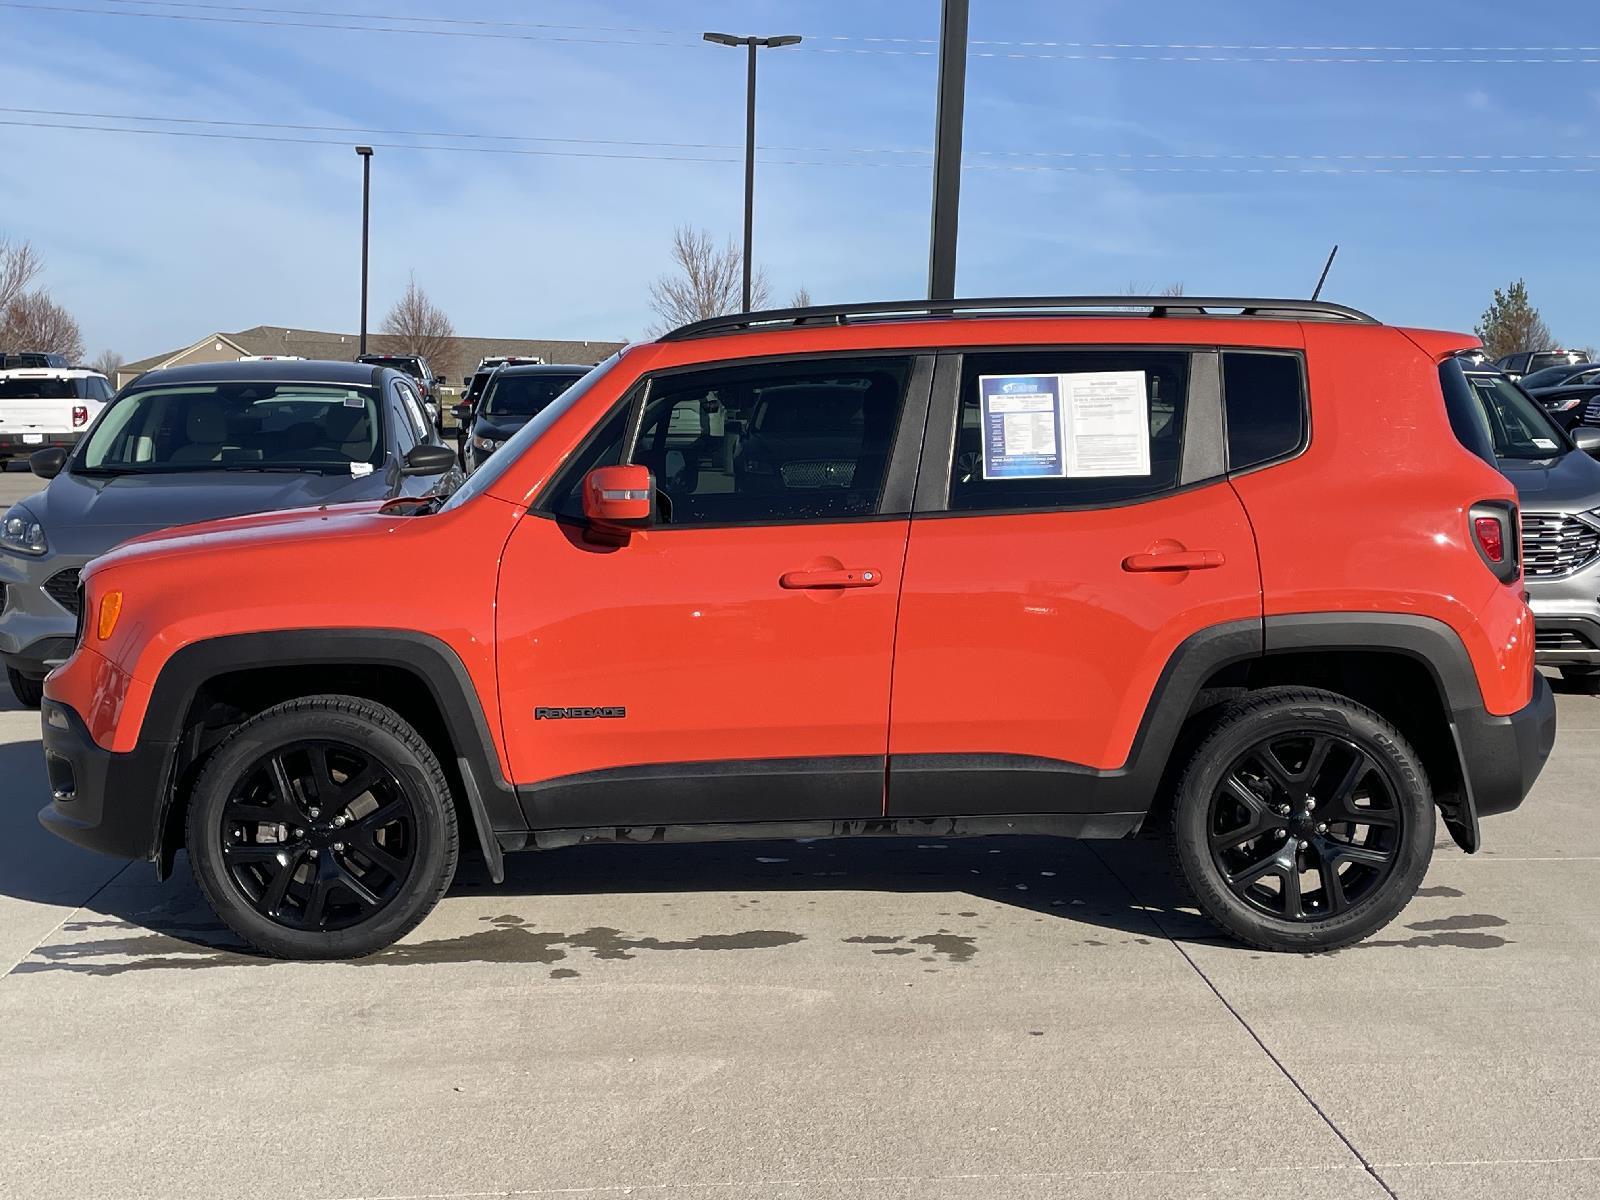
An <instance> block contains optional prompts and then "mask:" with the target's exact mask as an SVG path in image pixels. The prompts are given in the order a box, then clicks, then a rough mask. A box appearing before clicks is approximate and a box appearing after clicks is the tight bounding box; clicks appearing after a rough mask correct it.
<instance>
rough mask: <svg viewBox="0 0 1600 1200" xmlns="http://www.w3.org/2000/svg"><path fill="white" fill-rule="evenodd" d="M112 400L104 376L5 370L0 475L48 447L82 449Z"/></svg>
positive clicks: (0, 394) (0, 392) (0, 377)
mask: <svg viewBox="0 0 1600 1200" xmlns="http://www.w3.org/2000/svg"><path fill="white" fill-rule="evenodd" d="M110 399H111V381H110V380H108V379H107V378H106V377H105V376H104V375H102V374H100V372H98V371H85V370H69V369H67V368H64V367H25V368H21V369H18V370H0V471H3V470H5V468H6V464H7V463H9V462H10V461H11V460H12V459H13V458H18V457H21V456H23V455H28V454H32V453H33V452H34V451H35V450H39V449H41V448H43V447H45V446H56V447H61V448H70V447H72V446H75V445H77V444H78V439H79V438H81V437H82V436H83V434H84V431H85V430H87V429H88V428H89V424H90V422H92V421H93V420H94V419H95V417H96V416H98V415H99V413H100V410H101V409H102V408H104V407H105V405H106V401H108V400H110Z"/></svg>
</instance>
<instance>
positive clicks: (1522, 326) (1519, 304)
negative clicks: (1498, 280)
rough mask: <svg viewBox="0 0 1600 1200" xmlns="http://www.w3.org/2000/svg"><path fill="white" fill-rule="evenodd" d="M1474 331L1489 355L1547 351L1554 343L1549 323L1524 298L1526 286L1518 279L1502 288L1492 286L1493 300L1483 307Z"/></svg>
mask: <svg viewBox="0 0 1600 1200" xmlns="http://www.w3.org/2000/svg"><path fill="white" fill-rule="evenodd" d="M1477 334H1478V339H1479V340H1480V341H1481V342H1483V348H1484V349H1485V350H1487V351H1488V352H1489V357H1490V358H1504V357H1505V356H1506V355H1508V354H1515V353H1516V352H1517V351H1518V350H1550V349H1553V348H1554V347H1555V344H1556V339H1555V338H1554V337H1553V336H1552V335H1551V333H1550V326H1548V325H1546V324H1545V323H1544V318H1543V317H1541V316H1540V315H1539V310H1538V309H1537V308H1535V307H1534V306H1533V302H1532V301H1530V300H1529V299H1528V285H1527V284H1526V283H1524V282H1523V281H1522V280H1520V279H1519V280H1517V281H1516V282H1515V283H1513V284H1511V285H1510V286H1509V287H1507V288H1505V289H1504V290H1503V291H1502V290H1501V289H1500V288H1495V290H1494V302H1493V303H1492V304H1490V305H1489V307H1488V308H1487V309H1485V310H1484V313H1483V320H1481V321H1480V322H1479V323H1478V328H1477Z"/></svg>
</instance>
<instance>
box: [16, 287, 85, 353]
mask: <svg viewBox="0 0 1600 1200" xmlns="http://www.w3.org/2000/svg"><path fill="white" fill-rule="evenodd" d="M0 349H5V350H43V351H45V352H47V353H51V354H61V355H64V356H66V358H67V359H68V360H69V361H71V362H77V361H78V360H79V359H81V358H82V357H83V332H82V331H81V330H80V329H79V328H78V323H77V321H75V320H73V319H72V314H71V313H69V312H68V311H67V310H66V309H64V308H62V307H61V306H60V305H59V304H57V303H56V302H55V301H54V300H52V299H50V297H49V296H48V295H47V294H46V293H45V292H44V290H43V289H40V290H39V291H35V292H24V293H23V294H22V295H21V296H19V297H17V299H15V300H13V301H12V302H11V304H10V305H9V306H8V307H7V308H6V310H5V314H4V316H3V317H0Z"/></svg>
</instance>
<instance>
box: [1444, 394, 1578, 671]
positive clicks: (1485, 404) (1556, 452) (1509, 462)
mask: <svg viewBox="0 0 1600 1200" xmlns="http://www.w3.org/2000/svg"><path fill="white" fill-rule="evenodd" d="M1464 370H1465V374H1466V379H1467V382H1468V383H1469V384H1471V386H1472V389H1473V391H1474V393H1475V394H1476V396H1477V398H1478V401H1479V404H1480V412H1481V414H1482V421H1483V434H1484V435H1485V436H1486V437H1487V438H1488V440H1489V444H1490V445H1491V446H1492V447H1493V450H1494V455H1495V460H1496V462H1497V463H1498V464H1499V466H1500V470H1501V472H1502V473H1503V474H1504V475H1505V476H1506V478H1507V479H1509V480H1510V481H1511V482H1512V484H1514V485H1515V487H1516V489H1517V497H1518V501H1519V503H1520V505H1521V527H1522V573H1523V580H1524V583H1525V585H1526V587H1527V589H1528V604H1529V607H1531V608H1532V609H1533V615H1534V643H1535V647H1536V649H1537V656H1536V657H1537V661H1538V662H1539V663H1540V665H1542V666H1549V667H1558V668H1560V670H1561V673H1562V675H1563V676H1565V677H1566V678H1567V679H1569V680H1572V681H1576V682H1580V683H1583V684H1586V685H1590V686H1593V685H1595V684H1600V462H1596V461H1595V460H1594V458H1593V457H1591V456H1592V455H1594V454H1597V453H1600V429H1593V428H1587V427H1580V428H1578V429H1576V430H1574V431H1573V433H1572V434H1571V435H1570V436H1569V435H1568V433H1567V432H1566V430H1564V429H1562V428H1561V427H1560V425H1559V424H1557V423H1556V422H1555V421H1552V420H1551V418H1550V417H1549V416H1548V415H1547V414H1546V413H1545V412H1543V411H1542V410H1541V409H1540V408H1539V406H1538V405H1537V404H1534V403H1532V402H1531V401H1530V400H1529V398H1528V395H1527V393H1526V392H1525V391H1523V389H1521V388H1520V387H1518V386H1517V385H1516V384H1515V383H1512V382H1511V380H1510V379H1509V378H1507V377H1506V376H1505V375H1503V374H1502V373H1501V372H1499V371H1497V370H1494V369H1493V368H1483V367H1474V366H1464Z"/></svg>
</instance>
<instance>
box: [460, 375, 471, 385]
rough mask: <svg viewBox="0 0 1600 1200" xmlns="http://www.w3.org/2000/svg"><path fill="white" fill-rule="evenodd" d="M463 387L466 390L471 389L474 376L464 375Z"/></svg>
mask: <svg viewBox="0 0 1600 1200" xmlns="http://www.w3.org/2000/svg"><path fill="white" fill-rule="evenodd" d="M461 386H462V387H464V388H469V387H471V386H472V376H471V375H463V376H462V377H461Z"/></svg>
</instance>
